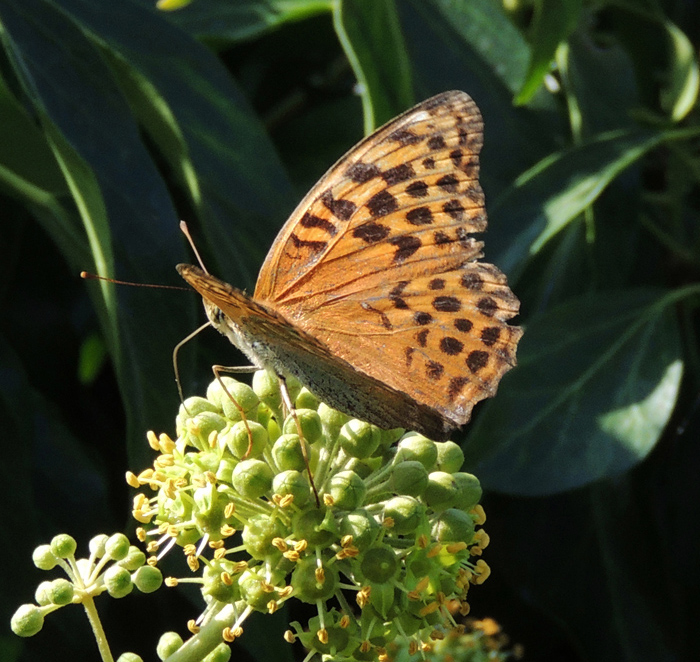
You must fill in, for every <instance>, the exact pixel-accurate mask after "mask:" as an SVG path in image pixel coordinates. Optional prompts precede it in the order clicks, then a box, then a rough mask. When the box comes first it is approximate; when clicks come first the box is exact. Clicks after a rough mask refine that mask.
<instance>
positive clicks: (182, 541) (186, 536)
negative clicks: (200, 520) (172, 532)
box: [177, 528, 202, 547]
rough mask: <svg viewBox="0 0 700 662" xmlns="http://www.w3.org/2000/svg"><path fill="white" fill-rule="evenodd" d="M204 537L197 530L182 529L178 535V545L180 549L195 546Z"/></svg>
mask: <svg viewBox="0 0 700 662" xmlns="http://www.w3.org/2000/svg"><path fill="white" fill-rule="evenodd" d="M201 537H202V534H201V533H200V532H199V531H198V530H197V529H196V528H189V529H180V531H178V534H177V544H178V545H179V546H180V547H184V546H185V545H194V544H195V543H197V542H198V541H199V540H200V539H201Z"/></svg>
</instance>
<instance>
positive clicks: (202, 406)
mask: <svg viewBox="0 0 700 662" xmlns="http://www.w3.org/2000/svg"><path fill="white" fill-rule="evenodd" d="M205 411H209V412H213V413H218V408H217V406H216V405H215V404H213V403H211V402H209V400H207V399H206V398H200V397H199V396H194V397H192V398H187V399H186V400H185V401H184V402H183V403H182V404H181V405H180V410H179V412H178V417H179V418H180V419H181V420H183V421H186V420H188V419H190V418H194V417H195V416H196V415H197V414H201V413H202V412H205Z"/></svg>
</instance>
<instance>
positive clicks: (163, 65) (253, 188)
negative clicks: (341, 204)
mask: <svg viewBox="0 0 700 662" xmlns="http://www.w3.org/2000/svg"><path fill="white" fill-rule="evenodd" d="M63 5H65V6H66V7H67V8H69V9H70V11H71V12H72V15H73V17H74V19H75V20H76V21H78V22H80V23H81V24H82V26H83V28H84V29H85V31H86V32H87V33H88V34H91V35H95V37H96V38H98V39H99V41H100V42H101V43H102V44H104V45H105V46H106V47H107V48H108V52H109V54H110V55H111V56H112V57H113V58H114V59H115V60H121V61H122V62H123V66H122V67H120V68H117V73H118V75H119V80H120V82H122V83H123V84H124V88H123V89H124V92H125V93H126V94H127V95H128V98H129V102H130V104H131V106H132V108H133V110H134V111H135V112H136V114H137V116H138V117H139V119H140V120H142V121H143V122H144V123H145V125H146V128H147V129H148V130H149V131H150V133H151V135H152V136H153V138H154V140H156V141H157V142H158V145H159V147H161V148H162V149H163V153H164V155H165V156H166V157H168V158H170V159H171V166H172V167H173V169H174V170H175V172H177V173H180V176H181V179H182V184H183V186H184V187H185V189H186V191H187V193H188V194H189V196H190V198H191V204H192V205H193V207H194V209H195V210H196V213H197V216H198V218H199V220H200V222H201V223H202V229H203V231H204V233H205V236H206V238H207V240H208V242H209V244H210V250H211V251H212V252H213V254H214V256H215V258H216V260H217V262H218V265H219V266H220V270H219V273H220V274H221V275H222V276H223V277H224V278H227V279H229V280H230V281H232V282H233V283H234V284H237V285H239V286H245V285H252V284H253V283H254V282H255V276H256V273H257V268H258V266H259V264H260V262H261V261H262V258H263V257H264V254H265V249H266V247H267V246H268V245H269V243H270V242H271V240H272V238H273V237H274V235H275V234H276V231H277V229H278V228H279V227H281V225H282V221H283V219H284V215H285V213H288V212H289V211H291V209H292V207H293V202H294V201H293V196H292V190H291V186H290V184H289V180H288V178H287V175H286V173H285V172H284V170H283V168H282V165H281V163H280V161H279V158H278V157H277V155H276V153H275V151H274V149H273V147H272V145H271V143H270V141H269V138H268V136H267V134H266V132H265V130H264V127H263V126H262V123H261V122H260V120H259V119H258V118H257V117H256V116H255V115H254V114H253V112H252V110H251V109H250V107H249V105H248V102H247V100H246V99H245V98H244V97H243V95H242V94H241V92H240V91H239V90H238V88H237V87H236V86H235V84H234V82H233V80H232V79H231V77H230V76H229V75H228V73H227V72H226V71H225V69H224V68H223V66H222V65H221V64H220V62H219V61H218V60H217V59H216V58H215V57H214V56H213V55H212V54H211V53H210V52H209V51H207V50H206V49H205V48H203V47H202V46H201V45H200V44H198V43H197V42H196V41H194V40H193V39H191V38H189V37H188V36H187V35H186V34H184V33H182V32H181V31H180V30H177V29H176V28H174V27H173V26H171V25H170V24H169V22H168V21H167V20H166V19H165V15H164V14H162V13H161V14H158V13H154V12H153V11H145V10H142V9H140V8H139V7H138V6H137V5H136V4H131V3H129V1H128V0H127V2H125V3H121V4H119V5H113V4H112V3H107V5H106V6H108V7H109V8H110V11H107V10H105V7H102V6H101V5H100V4H99V3H95V2H94V1H93V0H63ZM135 24H138V25H139V30H138V31H135V30H134V25H135ZM183 53H186V57H185V56H183ZM127 78H131V84H130V85H129V84H126V82H125V81H126V79H127ZM171 227H172V231H173V233H174V234H175V235H176V236H177V235H178V233H179V231H178V230H177V229H176V227H175V226H171ZM209 266H210V269H211V270H212V271H214V270H215V268H214V267H215V266H216V265H212V264H210V265H209Z"/></svg>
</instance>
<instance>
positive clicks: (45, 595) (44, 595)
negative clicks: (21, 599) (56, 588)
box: [34, 581, 53, 607]
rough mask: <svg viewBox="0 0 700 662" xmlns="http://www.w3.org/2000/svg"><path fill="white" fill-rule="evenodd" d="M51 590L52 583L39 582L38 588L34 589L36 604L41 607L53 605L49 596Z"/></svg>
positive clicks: (51, 597)
mask: <svg viewBox="0 0 700 662" xmlns="http://www.w3.org/2000/svg"><path fill="white" fill-rule="evenodd" d="M52 589H53V586H52V582H49V581H46V582H41V583H40V584H39V586H37V587H36V591H34V599H35V600H36V603H37V604H38V605H40V606H42V607H45V606H46V605H50V604H53V596H52V595H51V591H52Z"/></svg>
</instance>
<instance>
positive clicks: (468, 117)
mask: <svg viewBox="0 0 700 662" xmlns="http://www.w3.org/2000/svg"><path fill="white" fill-rule="evenodd" d="M482 142H483V124H482V119H481V114H480V112H479V110H478V108H477V106H476V104H475V103H474V101H473V100H472V99H471V97H469V95H467V94H466V93H464V92H459V91H452V92H445V93H443V94H439V95H437V96H434V97H432V98H430V99H427V100H426V101H423V102H422V103H419V104H418V105H417V106H415V107H413V108H411V109H410V110H407V111H406V112H404V113H403V114H401V115H399V116H398V117H396V118H395V119H393V120H391V121H390V122H389V123H387V124H386V125H384V126H383V127H381V128H379V129H377V130H376V131H375V132H374V133H372V134H371V135H370V136H368V137H366V138H365V139H364V140H362V141H361V142H360V143H358V144H357V145H356V146H355V147H353V148H352V149H351V150H350V151H349V152H348V153H347V154H345V156H343V157H342V158H341V159H340V160H339V161H338V162H337V163H336V164H335V165H333V166H332V167H331V168H330V170H329V171H328V172H327V173H326V174H325V175H324V176H323V177H322V178H321V179H320V180H319V182H318V183H317V184H316V185H315V186H314V187H313V188H312V189H311V190H310V191H309V193H308V194H307V195H306V197H305V198H304V199H303V200H302V201H301V203H300V204H299V206H298V207H297V208H296V210H295V211H294V212H293V213H292V215H291V216H290V218H289V220H288V221H287V222H286V223H285V225H284V227H283V228H282V230H281V231H280V233H279V235H278V236H277V238H276V239H275V241H274V243H273V244H272V247H271V249H270V251H269V253H268V255H267V257H266V259H265V262H264V263H263V265H262V268H261V270H260V274H259V276H258V281H257V285H256V287H255V292H254V294H253V296H252V297H251V296H249V295H247V294H245V293H244V292H242V291H241V290H238V289H236V288H234V287H232V286H231V285H229V284H227V283H225V282H223V281H221V280H219V279H218V278H215V277H214V276H212V275H210V274H209V273H207V272H206V271H204V270H203V269H200V268H198V267H195V266H192V265H186V264H181V265H178V267H177V269H178V271H179V273H180V274H181V276H182V277H183V278H184V279H185V280H186V281H187V282H188V283H189V284H190V285H191V286H192V287H193V288H194V289H195V290H196V291H197V292H198V293H199V294H200V295H201V296H202V298H203V301H204V308H205V311H206V314H207V317H208V319H209V321H210V323H211V325H212V326H213V327H214V328H216V329H217V330H218V331H219V332H220V333H222V334H223V335H225V336H226V337H227V338H228V339H229V340H230V341H231V342H232V343H233V344H234V345H235V346H236V347H238V348H239V349H240V350H241V351H242V352H243V353H244V354H245V355H246V356H247V357H248V359H249V360H250V361H251V362H252V363H253V364H254V365H255V366H257V367H259V368H265V369H267V370H271V371H273V372H274V373H276V374H277V375H279V376H289V375H293V376H295V377H296V378H297V379H298V380H299V381H300V382H301V383H302V384H304V385H305V386H306V387H307V388H308V389H309V390H310V391H312V392H313V393H314V394H315V395H316V396H317V397H319V398H320V399H321V400H323V401H324V402H326V403H327V404H328V405H330V406H331V407H334V408H336V409H338V410H340V411H343V412H345V413H347V414H350V415H352V416H354V417H357V418H360V419H363V420H366V421H369V422H371V423H374V424H376V425H378V426H380V427H382V428H399V427H401V428H406V429H410V430H416V431H418V432H420V433H422V434H424V435H425V436H427V437H429V438H431V439H434V440H444V439H447V438H448V437H449V436H450V435H451V434H452V433H453V432H454V431H455V430H456V429H457V428H458V427H460V426H461V425H463V424H465V423H466V422H467V421H468V420H469V418H470V416H471V412H472V408H473V406H474V404H475V403H477V402H478V401H480V400H482V399H484V398H487V397H489V396H492V395H493V394H494V393H495V392H496V388H497V386H498V382H499V380H500V379H501V377H502V376H503V374H504V373H505V372H507V371H508V370H509V369H510V368H512V367H513V366H514V365H515V353H516V346H517V344H518V340H519V339H520V336H521V334H522V330H521V329H520V328H518V327H515V326H510V325H509V324H508V323H507V321H508V320H509V319H511V318H512V317H513V316H515V315H516V314H517V313H518V309H519V305H520V304H519V301H518V299H517V298H516V296H515V295H514V294H513V292H511V290H510V289H509V288H508V285H507V282H506V277H505V276H504V274H503V273H501V272H500V271H499V270H498V269H497V268H496V267H495V266H493V265H491V264H486V263H484V262H480V261H479V258H481V257H482V247H483V243H482V242H480V241H478V240H476V239H475V238H473V237H472V236H471V235H472V234H473V233H480V232H483V231H484V230H485V229H486V214H485V211H484V195H483V192H482V189H481V186H480V185H479V181H478V174H479V151H480V149H481V146H482Z"/></svg>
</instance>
